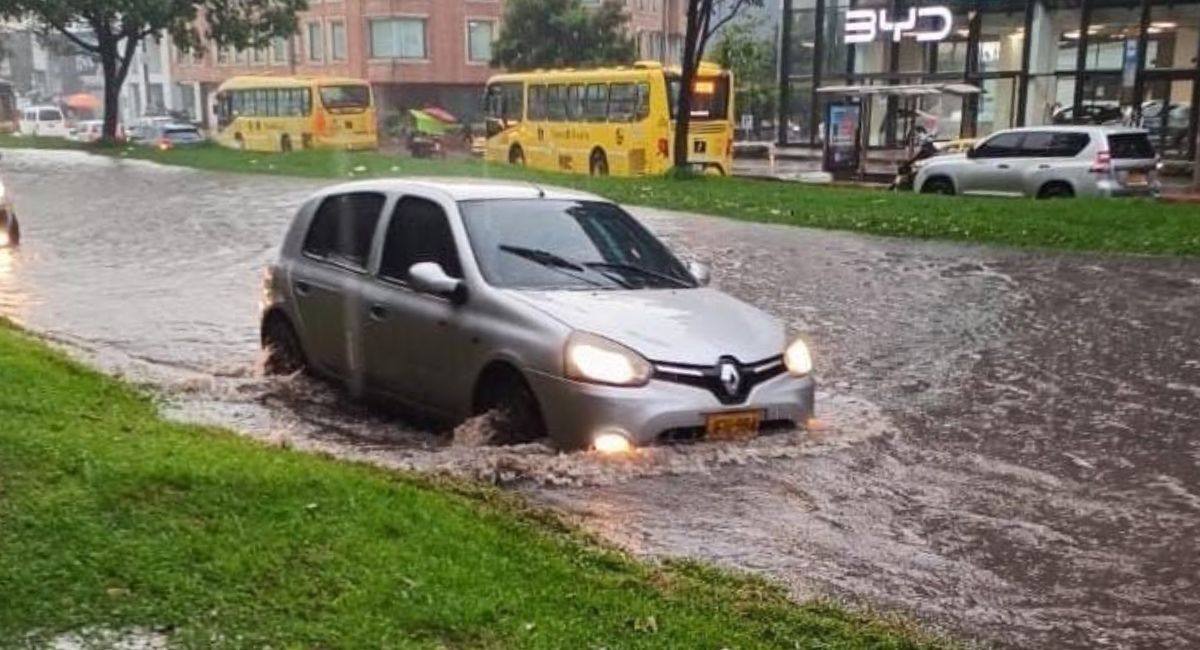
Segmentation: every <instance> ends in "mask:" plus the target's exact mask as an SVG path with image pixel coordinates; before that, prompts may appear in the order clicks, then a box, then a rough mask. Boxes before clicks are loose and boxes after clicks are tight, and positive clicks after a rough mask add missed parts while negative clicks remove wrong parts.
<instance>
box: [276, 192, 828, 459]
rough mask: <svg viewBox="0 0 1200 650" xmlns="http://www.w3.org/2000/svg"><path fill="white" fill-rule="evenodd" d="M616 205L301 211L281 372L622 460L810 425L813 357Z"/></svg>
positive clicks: (470, 196)
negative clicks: (660, 443)
mask: <svg viewBox="0 0 1200 650" xmlns="http://www.w3.org/2000/svg"><path fill="white" fill-rule="evenodd" d="M706 278H707V272H706V271H705V270H704V269H703V267H701V266H699V265H692V266H690V267H689V266H685V265H684V264H682V263H681V262H680V261H679V260H678V259H677V258H676V257H675V256H674V255H672V254H671V252H670V251H669V250H668V249H667V247H666V246H664V245H663V243H662V242H660V241H659V240H658V239H656V238H655V237H654V236H653V235H652V234H651V233H650V232H649V231H648V230H646V228H645V227H643V226H642V225H641V224H640V223H638V222H637V220H635V219H634V218H633V217H632V216H630V215H629V214H628V213H627V212H625V211H624V210H622V209H621V208H620V207H618V206H617V205H615V204H613V203H610V202H608V201H605V200H603V199H601V198H599V197H596V196H592V195H589V194H584V193H580V192H572V191H567V190H552V189H543V188H539V187H535V186H532V185H529V184H511V183H509V184H503V183H491V182H475V181H458V182H451V181H429V180H379V181H364V182H359V183H350V184H346V185H339V186H336V187H332V188H329V189H327V190H325V191H324V192H321V193H319V194H318V195H316V196H314V197H312V198H311V199H309V200H308V201H307V202H306V203H305V204H304V205H303V207H301V208H300V211H299V213H298V214H297V215H296V218H295V220H294V221H293V223H292V227H291V229H290V230H289V231H288V234H287V236H286V238H285V240H284V242H283V247H282V250H281V251H280V256H279V259H278V261H277V262H275V263H274V264H273V265H271V266H270V267H269V268H268V269H267V274H266V277H265V283H264V287H263V305H262V308H263V312H262V342H263V345H264V347H265V348H266V349H267V350H268V352H269V354H268V355H267V358H268V369H269V370H273V371H279V372H294V371H296V370H298V369H301V368H304V367H307V368H308V369H310V370H312V371H315V372H317V373H319V374H322V375H325V376H327V377H331V378H333V379H334V380H336V381H339V382H342V383H344V384H345V385H347V386H348V387H349V388H350V389H351V392H353V393H355V394H370V395H377V396H382V397H385V398H388V399H392V400H396V401H399V402H402V403H405V404H408V405H410V406H413V407H416V408H418V409H420V410H422V411H426V412H429V413H432V414H433V415H436V416H442V417H443V418H445V419H449V420H461V419H463V418H466V417H468V416H471V415H473V414H479V413H493V414H495V415H494V416H493V424H494V425H495V426H494V428H495V429H496V430H497V432H498V434H499V435H500V437H501V438H502V439H504V440H509V441H517V440H522V439H526V438H534V437H540V436H542V435H545V434H548V435H549V436H550V437H551V438H552V439H553V440H554V441H555V442H557V443H558V444H559V445H561V446H563V447H569V448H581V447H589V446H591V447H595V448H596V449H599V450H602V451H623V450H628V449H631V448H632V447H633V446H635V445H643V444H647V443H650V442H654V441H657V440H674V439H678V438H693V437H697V438H700V437H707V438H731V437H742V436H747V435H752V434H754V433H756V432H757V431H758V430H760V429H762V428H767V427H774V426H792V425H804V424H806V423H807V420H808V418H809V416H810V415H811V414H812V408H813V391H814V382H813V379H812V376H811V370H812V361H811V359H810V357H809V352H808V348H807V347H806V346H805V344H804V343H803V342H802V341H800V340H799V339H788V338H787V336H786V334H785V331H784V327H783V324H782V323H780V322H779V321H778V320H776V319H775V318H773V317H771V316H769V315H767V314H765V313H763V312H761V311H759V310H758V309H755V308H754V307H751V306H750V305H747V304H745V303H743V302H741V301H739V300H736V299H734V298H732V297H730V296H728V295H726V294H723V293H721V292H719V291H717V290H715V289H711V288H708V287H706V286H704V285H705V284H706Z"/></svg>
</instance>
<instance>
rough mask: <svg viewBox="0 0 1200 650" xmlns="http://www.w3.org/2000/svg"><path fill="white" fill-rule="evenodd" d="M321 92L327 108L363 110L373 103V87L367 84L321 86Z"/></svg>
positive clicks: (323, 102)
mask: <svg viewBox="0 0 1200 650" xmlns="http://www.w3.org/2000/svg"><path fill="white" fill-rule="evenodd" d="M320 93H321V103H322V104H323V105H324V106H325V108H330V109H336V110H343V109H345V110H352V111H362V110H365V109H366V108H367V107H368V106H370V105H371V89H370V88H369V87H367V86H352V85H346V86H321V88H320Z"/></svg>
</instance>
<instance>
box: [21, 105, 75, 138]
mask: <svg viewBox="0 0 1200 650" xmlns="http://www.w3.org/2000/svg"><path fill="white" fill-rule="evenodd" d="M70 133H71V130H70V129H69V128H68V127H67V120H66V118H64V117H63V113H62V110H61V109H59V108H58V107H57V106H30V107H29V108H26V109H25V110H23V111H21V135H33V136H50V137H55V138H65V137H67V136H68V135H70Z"/></svg>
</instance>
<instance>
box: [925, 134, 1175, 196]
mask: <svg viewBox="0 0 1200 650" xmlns="http://www.w3.org/2000/svg"><path fill="white" fill-rule="evenodd" d="M1157 167H1158V156H1157V154H1156V153H1155V151H1154V145H1152V144H1151V143H1150V136H1149V133H1147V132H1146V131H1145V130H1142V129H1130V128H1120V127H1108V126H1047V127H1029V128H1022V129H1009V130H1006V131H998V132H996V133H994V134H992V135H991V136H990V137H988V138H987V139H985V140H983V141H981V142H980V143H979V144H977V145H975V147H973V148H972V149H970V150H968V151H967V152H966V153H964V154H953V155H947V156H937V157H934V158H930V159H928V160H926V161H923V163H922V164H921V166H920V169H919V170H918V172H917V176H916V179H915V180H914V182H913V188H914V189H915V190H916V191H918V192H922V193H926V194H990V195H1000V196H1028V197H1036V198H1039V199H1048V198H1069V197H1073V196H1153V195H1155V194H1157V193H1158V190H1159V184H1158V172H1157Z"/></svg>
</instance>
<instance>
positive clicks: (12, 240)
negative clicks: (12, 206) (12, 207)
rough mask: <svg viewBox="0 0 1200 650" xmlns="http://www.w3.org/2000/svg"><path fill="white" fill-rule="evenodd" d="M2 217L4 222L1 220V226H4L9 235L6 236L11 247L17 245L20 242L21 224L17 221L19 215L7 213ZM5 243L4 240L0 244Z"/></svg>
mask: <svg viewBox="0 0 1200 650" xmlns="http://www.w3.org/2000/svg"><path fill="white" fill-rule="evenodd" d="M0 219H3V222H0V228H2V229H3V231H4V233H5V234H6V235H7V237H5V238H4V239H5V240H6V241H7V245H8V246H10V247H15V246H17V245H18V244H20V243H21V224H19V223H17V215H15V214H12V213H9V214H7V215H3V216H2V217H0ZM3 243H4V242H0V244H3Z"/></svg>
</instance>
